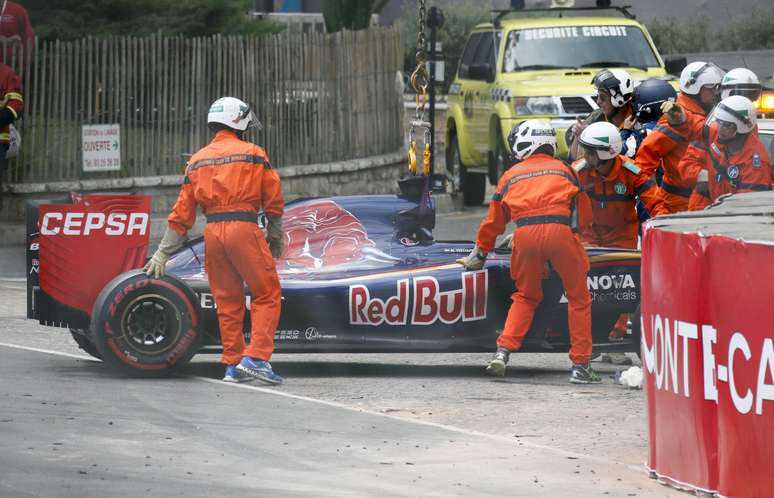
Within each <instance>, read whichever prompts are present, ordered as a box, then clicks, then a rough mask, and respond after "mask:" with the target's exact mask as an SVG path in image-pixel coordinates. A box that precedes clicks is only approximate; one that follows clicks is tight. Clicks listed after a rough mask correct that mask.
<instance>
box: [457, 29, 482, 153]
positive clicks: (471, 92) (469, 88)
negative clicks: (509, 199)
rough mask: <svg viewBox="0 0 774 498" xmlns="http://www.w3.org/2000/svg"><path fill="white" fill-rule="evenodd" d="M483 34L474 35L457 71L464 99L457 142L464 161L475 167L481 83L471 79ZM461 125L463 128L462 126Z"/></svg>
mask: <svg viewBox="0 0 774 498" xmlns="http://www.w3.org/2000/svg"><path fill="white" fill-rule="evenodd" d="M482 35H483V33H472V34H471V35H470V38H468V42H467V44H466V45H465V49H464V50H463V51H462V57H461V58H460V65H459V68H458V70H457V84H458V85H459V96H460V98H461V99H462V112H463V116H464V119H463V122H462V123H459V124H458V126H457V140H458V143H459V146H460V154H461V156H462V160H463V161H464V162H465V163H466V164H468V165H471V166H472V165H473V164H475V163H476V162H478V161H477V160H476V157H475V156H476V155H477V154H476V153H475V151H474V147H475V133H474V132H473V129H474V128H473V127H474V123H473V118H474V115H475V110H476V109H475V107H474V98H475V96H476V92H479V93H480V91H481V90H480V88H479V87H480V82H479V81H476V80H475V79H471V77H470V67H471V66H472V65H473V61H474V59H475V56H476V49H477V48H478V45H479V43H480V42H481V37H482ZM460 125H461V126H460Z"/></svg>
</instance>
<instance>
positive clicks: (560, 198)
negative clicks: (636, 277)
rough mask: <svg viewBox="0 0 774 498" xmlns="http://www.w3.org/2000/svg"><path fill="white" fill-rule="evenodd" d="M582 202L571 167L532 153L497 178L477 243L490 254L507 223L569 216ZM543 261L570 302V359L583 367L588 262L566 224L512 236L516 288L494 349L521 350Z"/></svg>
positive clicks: (587, 345) (587, 339) (537, 298)
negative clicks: (562, 287) (558, 279)
mask: <svg viewBox="0 0 774 498" xmlns="http://www.w3.org/2000/svg"><path fill="white" fill-rule="evenodd" d="M579 196H580V198H579ZM584 198H585V195H584V194H583V193H581V192H580V188H579V186H578V177H577V175H576V174H575V172H574V171H573V170H572V168H569V167H568V166H567V165H565V164H564V163H563V162H561V161H559V160H557V159H554V158H553V157H550V156H547V155H544V154H535V155H533V156H531V157H529V158H528V159H526V160H524V161H522V162H520V163H518V164H516V165H514V166H513V167H511V168H510V169H509V170H508V171H506V172H505V174H504V175H503V176H502V178H501V179H500V182H499V183H498V185H497V192H496V193H495V196H494V198H493V199H492V202H491V203H490V204H489V212H488V214H487V217H486V218H485V219H484V221H483V222H482V223H481V226H480V228H479V231H478V235H477V238H476V244H477V245H478V246H479V247H480V248H481V250H483V251H484V252H490V251H491V250H492V248H493V246H494V242H495V239H496V237H497V235H499V234H501V233H502V232H503V231H504V230H505V226H506V224H507V223H508V221H511V220H514V221H516V222H517V223H518V221H519V220H524V219H526V218H532V217H542V216H551V217H568V218H569V217H570V215H571V211H572V209H571V208H572V205H573V203H577V202H580V203H583V202H584ZM585 222H586V221H584V220H581V222H580V223H581V224H584V223H585ZM546 262H549V263H551V265H552V266H553V268H554V269H555V270H556V272H557V273H558V274H559V277H560V278H561V280H562V283H563V284H564V289H565V292H566V294H567V300H568V301H569V304H568V319H569V325H570V338H571V343H572V345H571V349H570V359H571V360H572V362H573V363H586V362H588V361H589V359H590V358H591V296H590V294H589V291H588V288H587V287H586V275H587V273H588V269H589V260H588V256H587V255H586V251H585V250H584V249H583V246H582V245H581V243H580V240H579V239H578V237H577V235H576V234H575V233H573V232H572V230H571V229H570V226H568V225H566V224H561V223H546V224H535V225H527V226H522V227H521V228H517V229H516V231H515V232H514V234H513V250H512V252H511V278H513V280H514V282H515V284H516V289H517V290H516V292H514V293H513V294H512V296H511V301H512V303H511V306H510V309H509V310H508V317H507V319H506V320H505V325H504V327H503V332H502V334H501V335H500V337H498V339H497V345H498V346H500V347H504V348H507V349H509V350H511V351H515V350H518V349H519V348H520V347H521V343H522V341H523V339H524V336H525V335H526V334H527V332H528V331H529V328H530V325H531V324H532V318H533V317H534V314H535V308H537V306H538V304H540V302H541V301H542V299H543V289H542V281H543V268H544V265H545V263H546Z"/></svg>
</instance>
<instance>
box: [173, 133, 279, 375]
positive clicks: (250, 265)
mask: <svg viewBox="0 0 774 498" xmlns="http://www.w3.org/2000/svg"><path fill="white" fill-rule="evenodd" d="M197 205H201V206H202V209H203V211H204V214H205V215H206V216H207V225H206V227H205V229H204V247H205V268H206V270H207V276H208V279H209V282H210V287H211V289H212V295H213V297H214V299H215V305H216V306H217V309H218V322H219V324H220V336H221V342H222V343H223V356H222V361H223V363H226V364H234V363H238V362H239V361H240V360H241V359H242V357H243V356H251V357H253V358H258V359H261V360H266V361H268V360H269V359H270V358H271V355H272V353H273V352H274V333H275V331H276V329H277V323H278V322H279V316H280V300H281V293H280V292H281V291H280V283H279V277H278V276H277V270H276V268H275V263H274V259H273V258H272V256H271V253H270V252H269V246H268V243H267V242H266V238H265V236H264V234H263V231H262V230H261V229H260V227H259V226H258V224H257V221H256V220H257V212H258V211H259V210H263V211H264V212H265V213H266V214H267V215H271V216H282V213H283V210H284V205H285V203H284V200H283V198H282V188H281V185H280V179H279V176H278V175H277V172H276V171H275V170H273V169H271V165H270V163H269V157H268V156H267V155H266V152H265V151H264V150H263V149H262V148H261V147H258V146H257V145H254V144H251V143H249V142H245V141H242V140H240V139H239V138H238V137H237V136H236V134H235V133H232V132H230V131H219V132H218V133H217V134H216V135H215V138H214V139H213V140H212V142H210V144H209V145H207V146H206V147H204V148H203V149H201V150H199V151H198V152H197V153H196V154H194V155H193V157H191V160H190V161H189V162H188V166H187V167H186V173H185V181H184V183H183V186H182V187H181V189H180V195H179V197H178V199H177V203H176V204H175V207H174V208H173V210H172V214H170V215H169V219H168V221H169V226H170V227H171V228H172V229H173V230H175V231H176V232H177V233H178V234H180V235H184V234H185V233H186V232H187V231H188V230H190V228H191V227H192V226H193V224H194V221H195V219H196V206H197ZM244 283H247V287H248V288H249V289H250V295H251V303H250V318H251V323H252V327H251V331H250V337H251V338H250V345H249V346H247V347H245V341H244V336H243V332H242V330H243V326H244V316H245V288H244Z"/></svg>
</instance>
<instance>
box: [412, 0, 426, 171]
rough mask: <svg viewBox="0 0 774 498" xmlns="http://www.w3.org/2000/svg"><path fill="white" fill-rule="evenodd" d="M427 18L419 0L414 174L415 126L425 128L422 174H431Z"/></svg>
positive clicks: (422, 0) (414, 83)
mask: <svg viewBox="0 0 774 498" xmlns="http://www.w3.org/2000/svg"><path fill="white" fill-rule="evenodd" d="M426 18H427V11H426V10H425V0H419V32H418V33H417V52H416V60H417V67H416V68H415V69H414V72H413V73H411V86H412V87H413V88H414V92H416V108H415V111H414V119H412V120H411V127H410V129H409V136H408V142H409V151H408V160H409V172H410V173H411V174H412V175H416V174H417V142H416V139H415V137H414V135H415V128H416V127H420V128H424V129H425V133H424V142H425V151H424V154H423V155H422V174H423V175H425V176H427V175H429V174H430V140H431V138H432V137H431V136H430V122H429V121H427V118H426V117H425V104H426V102H427V88H428V86H429V84H430V77H429V76H428V74H427V43H426V41H425V24H426Z"/></svg>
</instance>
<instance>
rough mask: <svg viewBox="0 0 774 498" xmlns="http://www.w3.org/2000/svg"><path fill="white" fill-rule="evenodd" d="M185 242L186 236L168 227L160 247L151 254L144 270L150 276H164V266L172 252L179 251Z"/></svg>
mask: <svg viewBox="0 0 774 498" xmlns="http://www.w3.org/2000/svg"><path fill="white" fill-rule="evenodd" d="M184 243H185V236H184V235H178V234H177V232H175V231H174V230H171V229H170V228H169V227H167V231H166V232H164V237H162V239H161V242H160V243H159V248H158V249H156V252H155V253H153V256H151V259H150V261H148V262H147V263H146V264H145V268H143V271H144V272H145V274H146V275H148V276H153V277H156V278H160V277H163V276H164V268H165V266H166V264H167V260H168V259H169V256H170V254H172V253H173V252H175V251H177V250H178V249H180V248H181V247H183V244H184Z"/></svg>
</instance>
